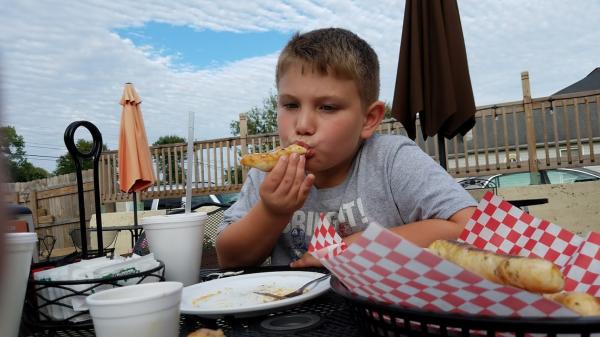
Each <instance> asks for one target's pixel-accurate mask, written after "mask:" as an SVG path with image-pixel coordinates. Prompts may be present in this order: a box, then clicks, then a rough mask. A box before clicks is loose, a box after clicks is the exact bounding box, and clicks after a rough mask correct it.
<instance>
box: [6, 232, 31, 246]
mask: <svg viewBox="0 0 600 337" xmlns="http://www.w3.org/2000/svg"><path fill="white" fill-rule="evenodd" d="M5 238H6V242H7V243H9V244H23V243H35V242H37V234H36V233H30V232H26V233H6V234H5Z"/></svg>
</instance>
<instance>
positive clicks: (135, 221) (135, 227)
mask: <svg viewBox="0 0 600 337" xmlns="http://www.w3.org/2000/svg"><path fill="white" fill-rule="evenodd" d="M137 240H138V217H137V196H136V193H135V192H133V242H137Z"/></svg>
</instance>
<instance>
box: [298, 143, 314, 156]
mask: <svg viewBox="0 0 600 337" xmlns="http://www.w3.org/2000/svg"><path fill="white" fill-rule="evenodd" d="M294 144H296V145H300V146H302V147H303V148H305V149H306V154H305V155H304V157H305V158H306V159H310V158H311V157H313V156H314V155H315V150H314V149H313V148H311V147H310V145H308V144H306V143H305V142H303V141H301V140H297V141H295V142H294Z"/></svg>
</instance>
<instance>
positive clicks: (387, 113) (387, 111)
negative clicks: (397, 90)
mask: <svg viewBox="0 0 600 337" xmlns="http://www.w3.org/2000/svg"><path fill="white" fill-rule="evenodd" d="M388 118H392V104H391V103H389V102H385V114H384V115H383V119H388Z"/></svg>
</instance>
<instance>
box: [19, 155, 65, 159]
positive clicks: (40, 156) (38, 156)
mask: <svg viewBox="0 0 600 337" xmlns="http://www.w3.org/2000/svg"><path fill="white" fill-rule="evenodd" d="M25 157H36V158H54V159H58V158H60V157H55V156H44V155H40V154H26V155H25Z"/></svg>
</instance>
